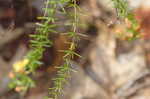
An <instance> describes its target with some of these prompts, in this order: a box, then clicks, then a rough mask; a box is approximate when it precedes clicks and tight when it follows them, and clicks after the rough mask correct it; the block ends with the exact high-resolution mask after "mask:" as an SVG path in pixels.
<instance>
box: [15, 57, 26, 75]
mask: <svg viewBox="0 0 150 99" xmlns="http://www.w3.org/2000/svg"><path fill="white" fill-rule="evenodd" d="M28 63H29V60H28V59H24V60H22V61H18V62H16V63H14V64H13V68H14V71H15V72H22V71H24V67H25V66H26V65H27V64H28Z"/></svg>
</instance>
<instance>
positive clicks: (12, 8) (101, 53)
mask: <svg viewBox="0 0 150 99" xmlns="http://www.w3.org/2000/svg"><path fill="white" fill-rule="evenodd" d="M44 1H46V0H0V99H44V97H45V96H47V95H48V88H49V87H51V86H52V78H54V77H55V76H56V72H57V70H55V68H54V67H55V66H56V65H60V64H62V62H63V60H62V56H63V54H61V53H60V52H58V50H63V49H66V45H65V43H64V42H65V41H66V39H67V38H65V37H63V36H61V35H58V34H51V36H50V39H51V40H52V41H53V42H54V44H53V46H52V47H51V48H47V49H46V51H45V52H44V55H43V59H42V62H43V63H44V64H43V65H42V66H41V67H40V68H39V69H38V70H37V73H36V75H34V76H33V79H34V80H35V81H36V87H35V88H31V89H30V90H29V91H28V92H27V93H26V94H25V95H24V96H22V95H20V94H19V93H17V92H15V91H14V90H12V89H9V88H8V86H7V85H8V83H9V82H10V78H9V76H8V75H9V73H10V72H11V71H12V65H13V63H14V62H16V61H18V60H20V59H22V58H23V57H24V56H25V55H26V53H27V52H28V51H29V40H30V38H29V34H31V33H34V32H35V27H36V25H35V23H36V22H40V21H39V20H38V19H37V17H38V16H42V14H43V12H42V7H43V6H44ZM77 4H78V5H79V7H80V8H81V9H82V12H81V13H82V14H83V15H79V18H80V22H81V23H82V24H83V26H81V27H79V28H78V31H79V32H81V33H84V35H86V36H83V37H82V36H81V39H80V41H79V42H78V48H77V49H76V52H77V53H79V54H80V55H81V56H83V58H75V59H74V60H73V61H72V62H71V64H72V67H73V68H74V69H75V70H76V72H72V73H71V76H72V77H71V79H69V80H68V82H69V83H68V84H67V85H65V88H64V94H63V96H60V99H150V94H149V93H150V77H149V76H150V71H149V69H150V0H129V5H130V8H131V9H132V10H133V13H134V14H135V18H136V19H137V20H138V22H139V25H140V27H139V32H140V33H141V35H142V37H141V38H140V39H137V40H134V41H131V42H129V41H127V40H126V39H125V38H120V37H117V36H116V35H117V33H116V31H117V30H123V29H125V26H124V24H119V22H118V21H119V20H118V19H117V12H116V10H115V9H114V8H113V4H112V1H111V0H78V2H77ZM63 6H65V5H63ZM57 16H58V17H62V16H59V14H58V15H57ZM65 20H67V19H65ZM62 21H63V20H62ZM58 31H67V28H65V27H61V28H58Z"/></svg>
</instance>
